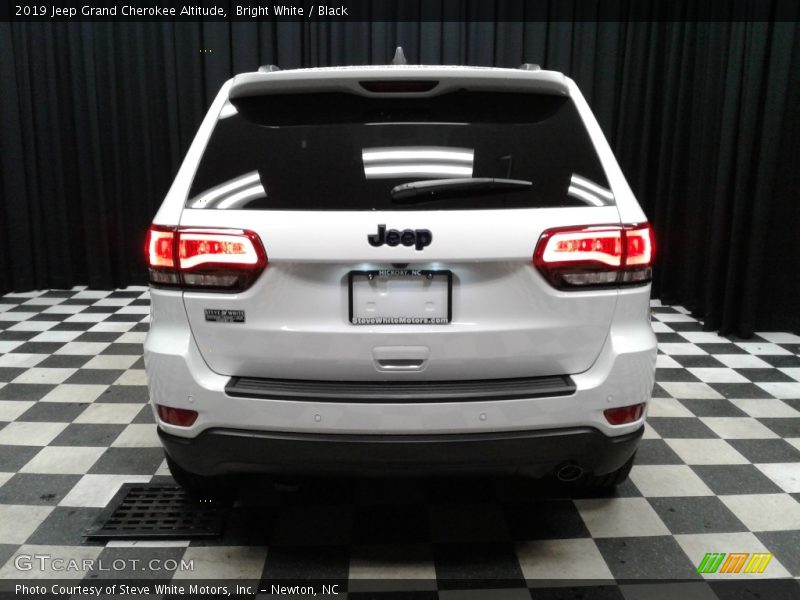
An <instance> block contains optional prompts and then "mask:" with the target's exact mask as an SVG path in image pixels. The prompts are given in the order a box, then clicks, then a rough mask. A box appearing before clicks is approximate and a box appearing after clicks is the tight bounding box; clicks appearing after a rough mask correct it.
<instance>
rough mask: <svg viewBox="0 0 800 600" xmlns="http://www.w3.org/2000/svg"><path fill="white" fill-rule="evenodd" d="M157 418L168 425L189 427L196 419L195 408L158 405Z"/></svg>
mask: <svg viewBox="0 0 800 600" xmlns="http://www.w3.org/2000/svg"><path fill="white" fill-rule="evenodd" d="M158 418H159V419H161V420H162V421H163V422H164V423H167V424H169V425H177V426H178V427H191V426H192V425H193V424H194V422H195V421H196V420H197V411H196V410H187V409H185V408H173V407H172V406H162V405H160V404H159V405H158Z"/></svg>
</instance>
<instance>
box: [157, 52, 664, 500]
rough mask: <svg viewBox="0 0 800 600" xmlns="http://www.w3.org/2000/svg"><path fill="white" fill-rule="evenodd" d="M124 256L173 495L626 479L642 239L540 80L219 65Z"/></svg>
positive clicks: (580, 116)
mask: <svg viewBox="0 0 800 600" xmlns="http://www.w3.org/2000/svg"><path fill="white" fill-rule="evenodd" d="M146 247H147V250H146V252H147V259H148V265H149V273H150V282H151V287H152V290H151V297H152V322H151V325H150V331H149V333H148V335H147V340H146V343H145V360H146V369H147V374H148V383H149V388H150V397H151V401H152V404H153V409H154V411H155V414H156V416H157V419H158V431H159V435H160V437H161V440H162V442H163V445H164V448H165V451H166V454H167V458H168V462H169V466H170V468H171V470H172V473H173V474H174V475H175V478H176V479H177V480H178V481H179V482H180V483H183V484H184V485H186V486H188V487H191V486H200V485H202V484H204V483H208V482H209V481H213V479H209V478H212V477H213V476H216V475H221V474H229V473H237V472H268V473H284V474H337V473H361V474H388V475H397V474H406V473H419V472H427V473H460V472H470V473H474V472H489V473H498V472H507V473H524V474H531V475H535V476H538V475H544V474H549V473H555V474H557V475H558V476H559V477H560V478H561V479H562V480H578V481H580V482H581V483H583V484H586V485H590V486H610V485H614V484H616V483H618V482H620V481H622V480H623V479H624V478H625V477H626V476H627V473H628V471H629V470H630V466H631V464H632V461H633V455H634V452H635V449H636V445H637V443H638V441H639V438H640V437H641V435H642V431H643V427H644V417H645V413H646V407H647V402H648V400H649V397H650V392H651V388H652V385H653V375H654V363H655V354H656V340H655V336H654V334H653V331H652V329H651V326H650V322H649V316H648V311H649V308H648V306H649V294H650V285H649V281H650V278H651V264H652V256H653V241H652V232H651V229H650V227H649V225H648V223H647V220H646V217H645V215H644V213H643V212H642V210H641V208H640V207H639V205H638V204H637V202H636V199H635V198H634V196H633V193H632V192H631V190H630V188H629V187H628V184H627V183H626V181H625V178H624V177H623V175H622V172H621V170H620V168H619V166H618V164H617V162H616V160H615V159H614V156H613V154H612V152H611V150H610V148H609V146H608V143H607V142H606V140H605V138H604V137H603V134H602V132H601V130H600V127H599V126H598V124H597V122H596V120H595V118H594V117H593V115H592V113H591V111H590V109H589V107H588V105H587V104H586V101H585V100H584V98H583V96H582V95H581V93H580V92H579V90H578V88H577V87H576V85H575V83H574V82H573V81H572V80H570V79H569V78H567V77H565V76H564V75H562V74H561V73H556V72H553V71H545V70H533V69H524V70H522V69H520V70H517V69H497V68H469V67H434V66H385V67H345V68H318V69H299V70H290V71H279V70H272V69H268V70H264V72H261V71H260V72H256V73H245V74H241V75H238V76H236V77H234V78H233V79H231V80H230V81H228V82H226V83H225V84H224V85H223V86H222V89H221V90H220V92H219V94H218V95H217V97H216V100H215V101H214V102H213V104H212V105H211V108H210V109H209V111H208V114H207V115H206V117H205V119H204V120H203V122H202V124H201V126H200V129H199V131H198V133H197V135H196V137H195V139H194V142H193V143H192V145H191V147H190V149H189V151H188V154H187V156H186V159H185V160H184V162H183V164H182V166H181V168H180V170H179V172H178V174H177V176H176V178H175V182H174V183H173V185H172V187H171V189H170V190H169V193H168V194H167V196H166V199H165V200H164V203H163V205H162V206H161V208H160V210H159V211H158V214H157V215H156V217H155V219H154V224H153V226H152V227H151V228H150V231H149V233H148V239H147V243H146Z"/></svg>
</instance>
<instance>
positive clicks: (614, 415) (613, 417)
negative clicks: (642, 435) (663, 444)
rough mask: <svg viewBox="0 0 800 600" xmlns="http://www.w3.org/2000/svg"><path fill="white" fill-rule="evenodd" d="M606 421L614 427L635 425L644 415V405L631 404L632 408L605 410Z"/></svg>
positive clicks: (623, 407)
mask: <svg viewBox="0 0 800 600" xmlns="http://www.w3.org/2000/svg"><path fill="white" fill-rule="evenodd" d="M603 414H604V415H605V417H606V420H607V421H608V422H609V423H611V424H612V425H624V424H625V423H633V422H634V421H638V420H639V419H641V418H642V415H643V414H644V404H631V405H630V406H620V407H618V408H609V409H608V410H604V411H603Z"/></svg>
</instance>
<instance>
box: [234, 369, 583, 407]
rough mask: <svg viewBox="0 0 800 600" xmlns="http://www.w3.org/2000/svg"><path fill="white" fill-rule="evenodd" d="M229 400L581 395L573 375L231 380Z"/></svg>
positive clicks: (410, 399)
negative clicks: (422, 379)
mask: <svg viewBox="0 0 800 600" xmlns="http://www.w3.org/2000/svg"><path fill="white" fill-rule="evenodd" d="M225 393H226V394H228V395H229V396H242V397H247V398H268V399H271V400H296V401H314V402H372V403H381V402H387V403H392V402H403V403H411V402H468V401H480V400H510V399H514V398H543V397H547V396H567V395H569V394H573V393H575V383H574V382H573V381H572V379H571V378H570V377H569V376H568V375H553V376H548V377H518V378H513V379H480V380H475V379H472V380H466V381H311V380H300V379H264V378H255V377H231V379H230V381H228V384H227V385H226V386H225Z"/></svg>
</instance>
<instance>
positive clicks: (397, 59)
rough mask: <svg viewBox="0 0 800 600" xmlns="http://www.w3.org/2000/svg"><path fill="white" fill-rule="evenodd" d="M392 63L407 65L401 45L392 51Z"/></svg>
mask: <svg viewBox="0 0 800 600" xmlns="http://www.w3.org/2000/svg"><path fill="white" fill-rule="evenodd" d="M392 64H393V65H407V64H408V61H407V60H406V55H405V54H404V53H403V47H402V46H398V47H397V49H396V50H395V51H394V58H393V59H392Z"/></svg>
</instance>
